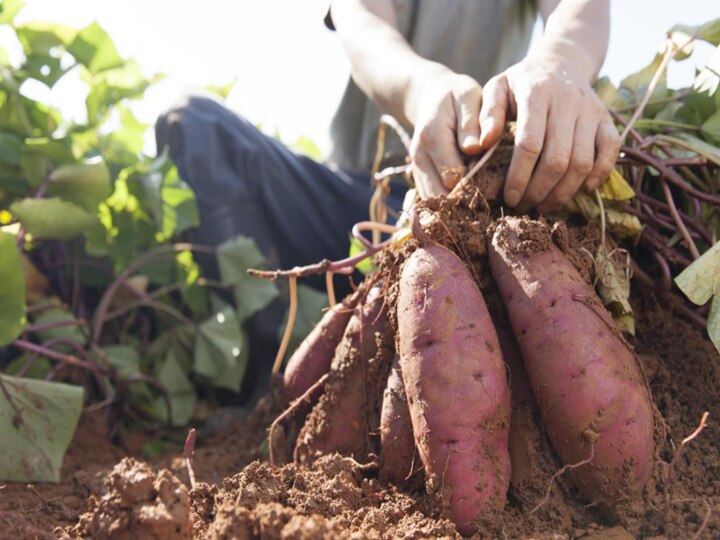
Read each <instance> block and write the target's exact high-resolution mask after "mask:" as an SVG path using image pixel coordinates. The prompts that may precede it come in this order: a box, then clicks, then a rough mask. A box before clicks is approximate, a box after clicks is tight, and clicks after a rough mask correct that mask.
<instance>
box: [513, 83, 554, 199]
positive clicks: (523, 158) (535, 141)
mask: <svg viewBox="0 0 720 540" xmlns="http://www.w3.org/2000/svg"><path fill="white" fill-rule="evenodd" d="M517 101H518V103H517V125H516V129H515V146H514V147H513V154H512V159H511V161H510V167H509V168H508V175H507V180H506V181H505V190H504V193H503V196H504V198H505V203H506V204H507V205H508V206H516V205H517V204H518V203H519V202H520V200H521V199H522V198H523V195H524V193H525V190H526V188H527V185H528V182H529V180H530V176H531V175H532V172H533V169H534V168H535V163H537V160H538V157H539V156H540V152H541V150H542V148H543V141H544V139H545V127H546V124H547V115H548V103H547V101H546V100H544V99H532V100H530V99H529V96H523V97H522V98H519V99H518V100H517Z"/></svg>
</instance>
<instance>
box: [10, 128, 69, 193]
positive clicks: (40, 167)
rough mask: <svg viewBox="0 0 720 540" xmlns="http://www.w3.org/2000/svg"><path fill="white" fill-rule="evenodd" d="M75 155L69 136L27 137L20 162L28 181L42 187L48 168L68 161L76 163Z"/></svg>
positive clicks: (34, 185) (36, 186) (35, 186)
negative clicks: (54, 137) (59, 137)
mask: <svg viewBox="0 0 720 540" xmlns="http://www.w3.org/2000/svg"><path fill="white" fill-rule="evenodd" d="M74 162H75V156H74V155H73V152H72V148H71V140H70V139H68V138H62V139H51V138H49V137H35V138H28V139H25V144H24V145H23V147H22V150H21V155H20V164H21V166H22V170H23V173H24V174H25V176H26V178H27V181H28V183H29V184H30V185H31V186H33V187H34V188H38V187H40V185H41V184H42V183H43V181H44V180H45V176H46V174H47V170H48V169H51V168H53V167H57V166H60V165H63V164H66V163H74Z"/></svg>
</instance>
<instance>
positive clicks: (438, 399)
mask: <svg viewBox="0 0 720 540" xmlns="http://www.w3.org/2000/svg"><path fill="white" fill-rule="evenodd" d="M416 240H419V241H418V244H417V246H416V248H415V249H414V251H412V253H409V254H408V256H407V257H406V258H404V261H403V265H402V268H401V270H400V271H399V272H396V274H395V275H396V278H395V279H396V280H397V282H396V283H395V285H396V287H395V291H396V294H395V295H394V296H393V297H392V299H390V298H389V297H390V295H389V294H384V291H385V292H386V291H388V290H389V289H388V287H387V283H385V284H382V283H380V281H379V280H376V282H375V283H374V286H373V283H371V282H370V281H368V282H367V283H365V284H363V286H361V287H359V288H358V290H357V291H356V292H355V293H354V294H353V295H352V296H350V297H348V298H347V299H346V300H345V301H344V302H342V303H340V304H338V305H336V306H334V307H333V308H331V309H330V310H329V311H328V312H327V313H326V314H325V316H324V317H323V319H322V321H321V322H320V323H319V324H318V326H317V327H316V328H315V330H314V331H313V332H312V333H311V334H310V336H308V338H307V339H306V341H305V342H304V344H303V345H302V346H301V347H300V348H299V349H298V350H297V351H296V352H295V354H294V355H293V357H292V359H291V360H290V362H289V364H288V366H287V368H286V370H285V374H284V395H285V398H286V399H287V400H288V401H291V400H294V399H297V398H299V397H300V396H304V397H305V398H308V397H310V399H311V400H312V401H313V402H314V406H313V407H312V409H311V410H310V412H309V413H308V416H307V419H306V420H305V422H304V425H303V427H302V429H301V430H300V433H299V436H298V439H297V443H296V446H295V458H296V459H298V460H300V461H307V460H312V459H314V458H315V457H316V456H317V455H319V454H323V453H328V452H341V453H344V454H346V455H350V456H353V457H354V458H355V459H357V460H358V461H366V460H367V458H368V456H373V455H375V454H376V453H377V452H379V457H380V460H379V463H380V468H381V474H382V475H384V477H385V478H386V479H388V480H389V481H391V482H394V483H396V484H399V485H407V483H408V481H409V480H410V479H411V478H412V477H413V475H414V474H415V472H416V471H417V470H418V469H420V468H422V469H423V470H424V476H425V485H426V487H427V489H428V490H429V491H431V492H432V493H434V494H437V495H438V500H440V501H441V502H442V505H443V508H444V509H445V510H446V512H447V514H448V517H450V518H451V519H452V520H453V521H454V523H455V524H456V526H457V529H458V531H459V532H460V533H462V534H472V533H473V532H474V531H475V530H476V527H477V525H478V523H479V522H480V521H482V520H484V519H486V518H487V517H488V516H493V515H496V514H498V513H499V511H500V510H501V509H502V508H503V506H504V505H505V503H506V497H507V491H508V486H509V482H510V477H511V460H510V452H509V448H508V433H509V429H510V417H511V410H510V381H508V376H507V373H508V368H507V364H508V363H510V364H512V362H511V359H509V358H507V356H508V355H509V354H512V352H508V351H517V350H519V351H520V356H521V358H522V360H521V361H522V363H524V366H525V371H526V372H527V378H528V380H529V386H530V388H531V390H532V394H533V395H534V400H535V401H536V402H537V407H538V408H539V411H540V415H541V417H542V420H543V422H544V426H545V430H546V432H547V435H548V437H549V439H550V442H551V443H552V446H553V448H554V451H555V453H556V455H557V457H558V458H559V460H560V461H561V462H562V463H563V464H566V465H573V469H572V478H573V480H574V482H575V484H576V485H577V487H578V488H579V490H580V491H581V493H582V494H583V495H584V496H585V497H586V498H587V499H588V500H589V501H592V502H593V503H596V504H597V505H599V506H601V507H604V508H608V509H612V508H614V507H615V506H616V504H617V503H618V502H619V501H623V500H628V499H631V498H632V497H634V496H636V495H637V494H638V493H639V492H640V491H641V490H642V488H643V486H644V485H645V483H646V482H647V480H648V479H649V477H650V476H651V474H652V469H653V460H654V440H653V432H654V406H653V403H652V398H651V395H650V392H649V390H648V387H647V384H646V382H645V380H644V377H643V374H642V371H641V368H640V364H639V361H638V359H637V357H636V356H635V354H634V352H633V350H632V349H631V347H630V346H629V345H628V343H627V342H626V341H625V339H624V338H623V336H622V334H621V333H620V332H619V331H618V329H617V328H616V326H615V323H614V322H613V319H612V317H611V315H610V314H609V313H608V312H607V311H606V309H605V308H604V307H603V305H602V303H601V302H600V301H599V299H598V298H597V296H596V294H595V291H594V290H593V288H592V287H591V286H590V285H589V284H588V283H587V282H586V281H585V280H583V279H582V277H581V276H580V274H579V273H578V271H577V270H576V268H575V267H574V266H573V264H572V263H571V262H570V261H569V260H568V259H567V258H566V256H565V254H564V253H563V252H562V251H561V250H560V249H558V247H556V246H555V245H554V243H553V241H552V238H551V233H550V229H549V227H548V226H547V225H546V224H545V223H543V222H538V221H531V220H529V219H527V218H514V217H506V218H502V219H500V220H498V221H497V222H496V223H495V224H494V225H493V227H492V228H491V231H490V233H489V234H488V238H487V253H488V260H489V267H490V272H491V274H492V279H493V281H494V283H495V286H496V287H497V290H498V293H499V296H500V297H501V298H502V301H503V303H504V304H505V306H506V309H507V314H508V316H509V318H510V323H511V326H512V332H509V331H502V330H501V331H500V332H498V330H500V329H498V330H496V326H497V321H495V322H494V321H493V317H492V316H491V314H490V312H489V310H488V308H487V306H486V303H485V300H484V298H483V295H482V293H481V291H480V288H479V287H478V283H477V281H476V279H475V277H474V275H473V273H471V271H470V270H469V268H468V267H467V266H466V264H465V262H463V260H461V259H460V258H459V257H458V256H457V255H455V254H454V253H453V252H451V251H450V250H448V249H447V248H445V247H443V246H441V245H439V244H435V243H433V242H432V241H431V240H430V239H428V238H423V239H417V238H416ZM498 333H500V336H501V338H502V339H498ZM321 377H322V378H323V379H322V381H321V382H322V384H318V381H320V379H321ZM313 393H315V395H314V396H309V394H313Z"/></svg>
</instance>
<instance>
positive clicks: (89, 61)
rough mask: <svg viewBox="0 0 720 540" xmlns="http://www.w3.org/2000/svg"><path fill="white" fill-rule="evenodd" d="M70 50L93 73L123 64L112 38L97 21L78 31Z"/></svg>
mask: <svg viewBox="0 0 720 540" xmlns="http://www.w3.org/2000/svg"><path fill="white" fill-rule="evenodd" d="M68 52H69V53H70V54H72V55H73V56H74V57H75V59H76V60H77V61H78V62H79V63H80V64H82V65H83V66H85V67H86V68H87V69H88V71H89V72H90V73H93V74H95V73H100V72H101V71H105V70H108V69H112V68H117V67H120V66H122V65H123V60H122V58H120V55H119V54H118V52H117V49H116V48H115V44H114V43H113V41H112V39H110V36H109V35H108V34H107V32H105V30H103V29H102V28H101V27H100V25H99V24H98V23H97V22H93V23H91V24H89V25H88V26H86V27H85V28H83V29H82V30H80V32H78V33H77V35H76V36H75V39H74V40H73V41H72V43H71V44H70V45H69V46H68Z"/></svg>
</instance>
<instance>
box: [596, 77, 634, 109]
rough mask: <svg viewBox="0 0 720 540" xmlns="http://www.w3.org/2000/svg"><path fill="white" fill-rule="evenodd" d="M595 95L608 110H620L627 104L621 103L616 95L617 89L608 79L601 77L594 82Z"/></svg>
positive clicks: (620, 99) (617, 94) (621, 100)
mask: <svg viewBox="0 0 720 540" xmlns="http://www.w3.org/2000/svg"><path fill="white" fill-rule="evenodd" d="M594 89H595V93H596V94H597V95H598V97H599V98H600V100H601V101H602V102H603V105H605V106H606V107H607V108H608V109H613V110H615V109H620V108H622V107H626V106H627V105H628V103H626V102H625V101H623V99H622V98H621V97H620V94H619V93H618V89H617V88H616V87H615V85H614V84H613V83H612V82H611V81H610V79H609V78H608V77H602V78H600V79H598V80H597V81H596V82H595V85H594Z"/></svg>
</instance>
